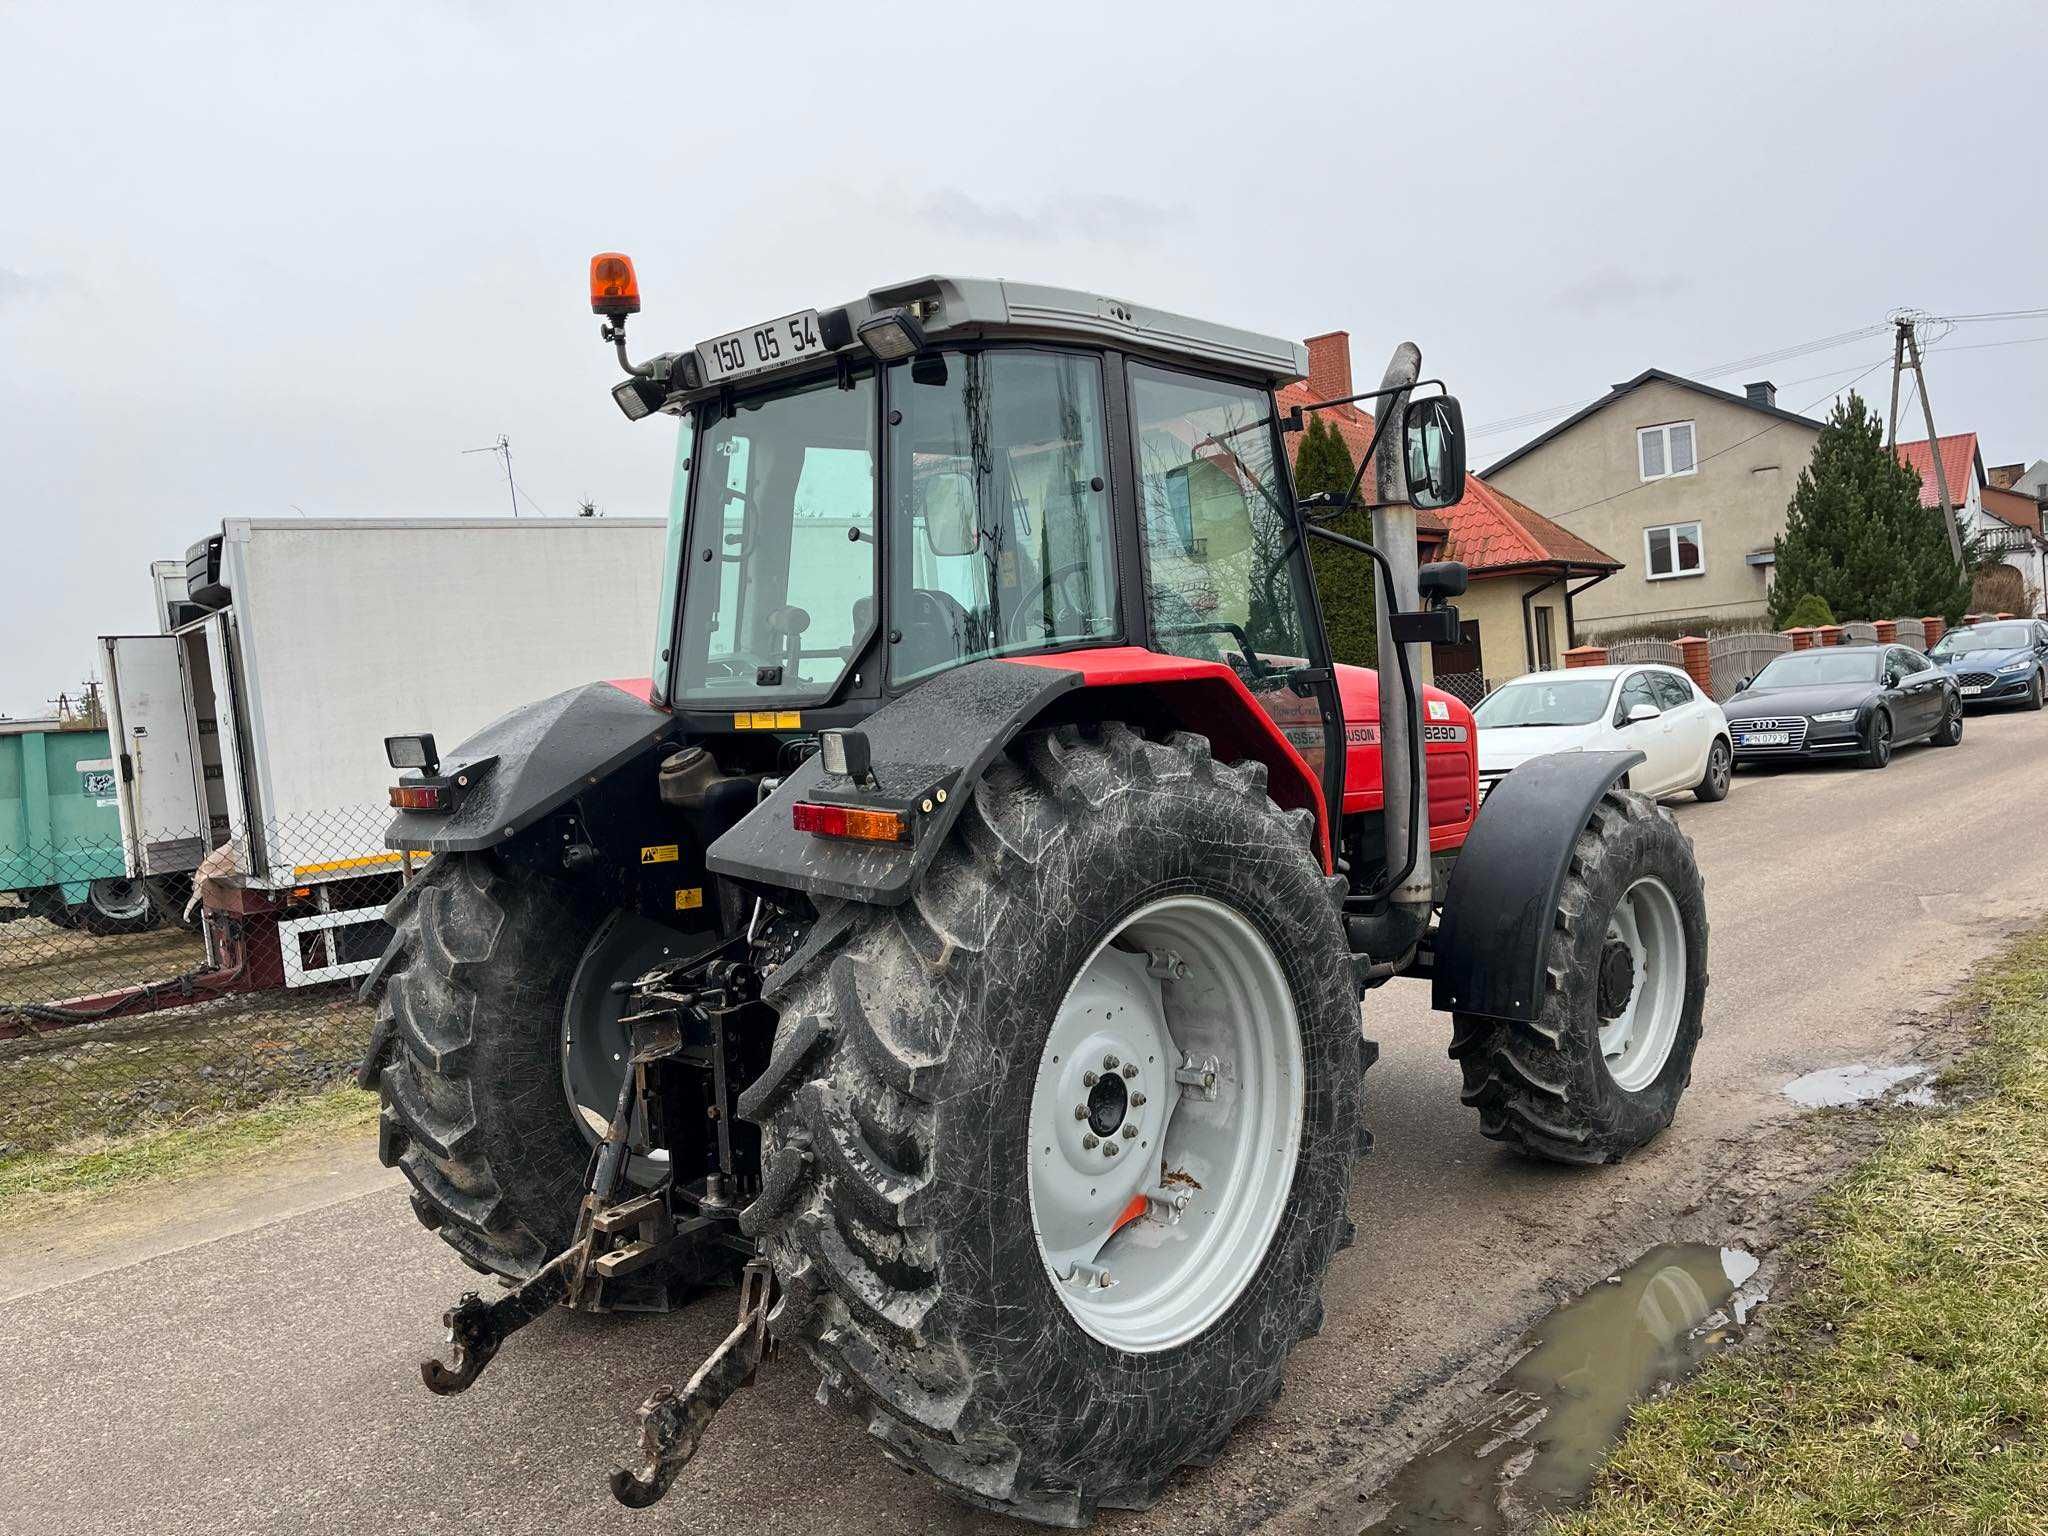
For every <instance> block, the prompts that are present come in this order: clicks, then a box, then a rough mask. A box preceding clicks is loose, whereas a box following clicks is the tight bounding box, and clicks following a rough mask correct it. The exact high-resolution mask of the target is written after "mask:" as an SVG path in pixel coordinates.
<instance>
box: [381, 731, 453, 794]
mask: <svg viewBox="0 0 2048 1536" xmlns="http://www.w3.org/2000/svg"><path fill="white" fill-rule="evenodd" d="M384 760H385V761H386V762H388V763H390V764H391V766H392V767H394V768H417V769H418V770H419V771H420V772H421V773H424V774H428V775H432V774H435V773H438V772H440V771H441V754H440V753H439V752H437V751H435V750H434V737H433V733H432V732H430V731H422V732H421V733H420V734H419V735H417V736H386V737H385V738H384ZM395 803H396V802H394V804H395Z"/></svg>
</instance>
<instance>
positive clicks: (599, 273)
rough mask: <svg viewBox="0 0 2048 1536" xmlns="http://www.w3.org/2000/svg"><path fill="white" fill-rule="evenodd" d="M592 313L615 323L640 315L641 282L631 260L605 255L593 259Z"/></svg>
mask: <svg viewBox="0 0 2048 1536" xmlns="http://www.w3.org/2000/svg"><path fill="white" fill-rule="evenodd" d="M590 312H591V313H592V314H593V315H610V316H611V317H612V318H613V319H615V320H616V319H618V318H619V317H620V316H622V315H637V314H639V313H640V279H639V278H638V277H637V276H636V275H635V274H634V272H633V258H632V257H630V256H622V255H620V254H619V253H618V252H617V251H603V252H600V253H599V254H598V255H595V256H593V257H591V258H590Z"/></svg>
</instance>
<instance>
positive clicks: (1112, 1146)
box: [1102, 1141, 1123, 1157]
mask: <svg viewBox="0 0 2048 1536" xmlns="http://www.w3.org/2000/svg"><path fill="white" fill-rule="evenodd" d="M1122 1150H1123V1148H1121V1147H1119V1146H1118V1145H1117V1144H1116V1143H1115V1142H1113V1141H1105V1142H1104V1143H1103V1144H1102V1155H1103V1156H1104V1157H1115V1156H1116V1155H1117V1153H1119V1152H1121V1151H1122Z"/></svg>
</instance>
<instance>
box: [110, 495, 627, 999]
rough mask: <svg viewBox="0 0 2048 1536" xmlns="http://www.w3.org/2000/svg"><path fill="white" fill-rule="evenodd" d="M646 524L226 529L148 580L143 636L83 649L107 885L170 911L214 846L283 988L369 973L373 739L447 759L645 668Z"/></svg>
mask: <svg viewBox="0 0 2048 1536" xmlns="http://www.w3.org/2000/svg"><path fill="white" fill-rule="evenodd" d="M664 537H665V524H663V523H662V522H661V521H660V520H658V519H652V518H575V519H565V518H460V519H458V518H443V519H396V518H394V519H380V518H358V519H331V520H323V519H311V518H306V519H290V520H284V519H279V520H259V519H251V518H229V519H227V520H226V521H225V522H223V523H222V525H221V531H220V533H219V534H218V535H215V536H212V537H209V538H207V539H204V540H201V541H200V542H199V543H198V544H195V545H194V546H193V547H192V549H191V551H190V553H189V554H188V556H187V558H186V560H185V561H184V562H183V563H182V565H180V563H178V562H174V561H157V562H155V563H153V564H152V565H151V567H150V574H151V583H152V586H153V588H154V590H155V596H156V603H157V612H158V618H159V621H160V623H161V624H162V626H163V632H162V633H160V634H154V635H104V636H102V637H100V653H101V664H102V666H103V667H104V669H105V678H106V685H107V686H106V696H107V714H108V722H107V723H108V731H109V742H110V746H111V748H112V751H113V754H114V763H115V766H116V770H117V771H116V776H115V777H116V794H117V799H118V802H119V810H120V818H121V832H122V838H123V841H124V843H125V844H126V846H127V859H128V870H129V874H130V875H131V876H132V877H135V878H141V879H148V880H150V881H152V882H154V883H155V884H156V887H157V889H158V890H159V892H169V893H171V894H172V895H173V897H175V895H176V893H177V892H178V891H179V888H180V887H181V885H184V884H185V883H187V882H189V880H190V877H191V874H192V872H193V871H194V870H195V869H197V868H198V866H199V862H200V860H201V859H203V858H205V857H206V856H207V854H208V853H210V852H211V851H212V850H213V849H216V848H219V847H222V846H224V845H228V844H232V845H233V849H234V852H233V858H234V861H235V865H236V869H237V871H238V873H239V874H240V875H241V877H242V879H243V881H244V883H246V884H247V885H249V886H250V887H252V888H255V889H257V890H267V891H272V892H276V893H279V895H280V898H281V900H283V901H284V902H285V904H286V906H287V908H288V910H286V911H285V912H283V913H281V914H280V916H281V920H280V922H279V934H280V939H281V941H282V948H283V951H284V970H285V980H286V982H287V983H288V984H291V985H304V984H307V983H310V982H315V981H329V980H335V979H338V978H340V977H344V976H351V975H357V974H360V973H362V972H363V971H366V970H368V969H369V967H370V965H371V964H372V963H373V961H374V959H375V957H376V955H377V953H378V952H379V951H380V950H381V948H382V944H383V937H384V929H383V926H382V924H381V923H380V922H379V921H378V920H377V919H378V914H379V912H380V911H381V909H382V906H383V903H384V901H385V900H386V899H388V897H389V895H390V894H391V892H392V890H393V888H394V882H393V878H392V877H393V876H394V874H395V873H396V872H397V870H398V867H399V855H397V854H394V853H390V852H388V851H386V850H385V848H384V847H383V829H384V825H385V823H386V821H387V820H388V818H389V808H388V802H387V790H388V786H389V784H390V782H391V770H390V767H389V765H388V764H387V763H386V762H385V760H384V742H383V738H384V737H385V736H387V735H390V734H393V733H395V732H398V731H407V732H412V731H431V732H433V733H434V734H435V736H436V737H438V738H439V739H440V740H441V741H443V742H449V743H452V742H458V741H461V740H463V739H464V738H465V737H467V736H469V735H470V734H471V733H472V732H474V731H476V730H477V729H478V728H479V727H481V726H483V725H486V724H488V723H489V722H490V721H491V720H493V719H495V718H496V717H497V716H498V715H500V714H503V713H504V712H505V711H506V710H508V709H510V708H512V707H513V706H515V705H517V704H521V703H524V702H526V701H528V700H530V699H534V698H537V697H541V696H544V695H546V694H549V693H554V692H558V691H560V690H562V689H564V688H570V687H573V686H575V685H577V684H579V683H587V682H590V681H592V680H595V679H600V678H620V677H638V676H643V675H645V674H646V673H647V672H648V671H649V669H650V667H651V665H652V647H653V644H654V634H655V608H656V605H657V603H658V602H659V600H660V593H661V584H662V573H663V570H664V566H665V562H664V556H663V540H664Z"/></svg>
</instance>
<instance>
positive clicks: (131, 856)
mask: <svg viewBox="0 0 2048 1536" xmlns="http://www.w3.org/2000/svg"><path fill="white" fill-rule="evenodd" d="M390 819H391V813H390V811H389V810H388V809H387V808H385V807H383V806H355V807H347V808H343V809H339V810H334V811H327V812H321V813H317V814H310V815H303V816H296V817H292V818H290V819H288V820H286V821H282V822H276V823H271V824H268V825H264V826H248V827H244V826H237V825H231V824H229V823H227V822H225V821H216V822H214V823H213V824H212V825H210V826H208V827H205V828H203V829H202V828H190V827H173V828H150V829H147V830H144V831H141V832H139V833H138V834H137V835H136V836H135V837H134V838H133V839H131V840H129V841H127V842H124V841H123V840H122V838H121V837H120V836H119V835H113V836H102V837H97V838H93V837H84V838H77V839H70V840H65V841H61V842H57V843H47V844H36V843H26V842H22V843H18V844H17V845H13V846H6V847H4V849H0V1034H8V1033H15V1034H19V1033H23V1032H25V1031H26V1030H29V1029H37V1028H41V1029H48V1028H55V1027H61V1026H62V1025H65V1024H73V1023H84V1022H88V1021H91V1020H94V1019H101V1018H114V1017H121V1016H126V1015H129V1014H137V1013H143V1012H148V1011H151V1010H153V1009H156V1008H160V1007H164V1006H175V1005H177V1004H178V1003H180V1002H186V1001H201V1000H204V999H207V998H211V997H216V996H220V995H223V994H224V993H226V992H231V991H232V992H251V991H263V990H267V989H271V988H284V989H288V990H290V989H299V988H306V987H317V986H322V985H326V984H331V983H334V982H341V981H348V980H351V979H353V978H355V977H359V976H361V975H362V974H363V973H365V972H366V971H368V970H369V969H370V967H371V966H372V965H374V964H375V962H376V959H377V957H378V955H380V954H381V953H382V952H383V948H384V941H385V939H386V937H387V935H388V930H387V929H386V928H385V926H384V923H383V921H382V917H381V914H382V911H383V908H384V906H385V905H386V903H388V902H389V901H390V900H391V898H392V897H393V896H395V895H396V894H397V893H398V891H399V889H400V887H401V886H402V884H403V883H404V880H405V878H406V875H407V869H408V867H409V866H410V865H412V864H414V863H416V861H413V860H411V859H410V858H409V857H408V856H403V855H400V854H396V853H393V852H390V851H389V850H387V849H386V848H385V847H384V846H383V843H384V829H385V827H386V826H387V825H389V823H390ZM5 831H6V824H5V823H4V821H0V834H4V833H5ZM202 887H203V888H204V890H205V892H206V893H207V895H208V899H209V902H210V904H211V905H212V906H214V907H215V908H216V909H218V910H221V911H223V912H225V913H227V914H229V917H228V918H227V919H226V921H225V923H224V925H223V928H224V932H223V934H222V935H216V936H215V938H214V940H213V941H211V942H210V941H209V938H208V935H207V933H206V931H205V928H204V926H203V925H202V924H201V922H200V911H199V907H200V893H201V889H202Z"/></svg>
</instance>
